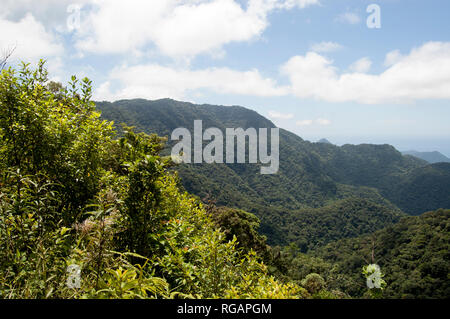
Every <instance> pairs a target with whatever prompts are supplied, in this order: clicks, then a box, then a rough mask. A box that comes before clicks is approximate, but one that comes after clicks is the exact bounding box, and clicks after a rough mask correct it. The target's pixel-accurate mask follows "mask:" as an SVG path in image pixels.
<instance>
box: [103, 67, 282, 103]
mask: <svg viewBox="0 0 450 319" xmlns="http://www.w3.org/2000/svg"><path fill="white" fill-rule="evenodd" d="M109 78H110V79H111V80H115V81H117V82H119V83H120V88H119V89H117V90H114V91H112V90H111V84H110V83H109V82H106V83H104V84H102V85H101V86H100V88H99V89H98V90H97V92H96V95H95V98H96V99H104V100H117V99H125V98H135V97H142V98H148V99H157V98H166V97H170V98H174V99H184V98H185V97H186V95H187V94H188V93H191V92H192V93H196V92H195V91H197V90H203V89H205V90H210V91H213V92H215V93H219V94H237V95H251V96H262V97H268V96H283V95H286V94H287V93H288V88H286V87H278V86H277V85H276V83H275V81H273V80H272V79H270V78H264V77H263V76H262V75H261V74H260V73H259V72H258V71H257V70H249V71H236V70H231V69H229V68H207V69H203V70H190V69H185V68H181V69H178V68H172V67H165V66H160V65H156V64H147V65H137V66H131V67H127V66H122V67H119V68H116V69H114V70H113V71H112V72H111V74H110V75H109Z"/></svg>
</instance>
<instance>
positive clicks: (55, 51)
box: [0, 14, 64, 62]
mask: <svg viewBox="0 0 450 319" xmlns="http://www.w3.org/2000/svg"><path fill="white" fill-rule="evenodd" d="M0 30H2V36H1V37H0V49H2V50H8V49H11V48H14V47H15V50H14V52H13V55H12V56H11V58H10V59H11V62H13V61H16V62H18V60H19V61H20V60H24V61H26V62H34V61H35V60H36V59H38V58H51V57H54V56H57V55H60V54H62V53H63V51H64V48H63V46H62V45H61V44H60V43H59V42H58V40H57V38H56V37H55V35H54V34H52V33H51V32H47V30H46V29H45V28H44V26H43V25H42V24H41V23H40V22H38V21H36V19H35V18H34V17H33V15H32V14H27V15H26V16H25V17H23V18H22V19H20V20H19V21H17V22H15V21H10V20H7V19H5V18H0Z"/></svg>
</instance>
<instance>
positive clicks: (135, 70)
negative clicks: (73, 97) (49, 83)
mask: <svg viewBox="0 0 450 319" xmlns="http://www.w3.org/2000/svg"><path fill="white" fill-rule="evenodd" d="M449 12H450V1H448V0H430V1H423V0H367V1H366V0H147V1H141V0H127V1H119V0H117V1H116V0H79V1H75V0H70V1H68V0H40V1H35V0H2V1H1V6H0V50H2V51H8V50H9V49H11V48H15V50H14V53H13V56H12V57H11V58H10V63H11V64H16V63H18V62H19V61H26V62H30V63H36V62H37V61H38V60H39V59H40V58H44V59H46V60H47V67H48V69H49V72H50V77H51V78H52V79H53V80H55V81H61V82H63V83H66V82H67V81H68V80H69V79H70V76H71V75H73V74H75V75H77V76H78V77H80V78H81V77H85V76H86V77H89V78H90V79H91V80H93V83H94V99H95V100H107V101H115V100H119V99H129V98H146V99H159V98H173V99H176V100H182V101H189V102H193V103H199V104H203V103H207V104H219V105H241V106H244V107H247V108H250V109H253V110H255V111H257V112H258V113H260V114H261V115H263V116H265V117H268V118H269V119H271V120H272V121H273V122H274V123H275V124H276V125H278V126H279V127H282V128H285V129H288V130H290V131H292V132H294V133H296V134H298V135H299V136H301V137H302V138H304V139H306V140H310V141H317V140H319V139H321V138H327V139H328V140H330V141H331V142H332V143H334V144H338V145H342V144H346V143H351V144H360V143H374V144H385V143H387V144H392V145H394V146H395V147H396V148H397V149H399V150H401V151H404V150H410V149H414V150H418V151H434V150H438V151H440V152H441V153H443V154H445V155H447V156H450V125H449V119H450V19H448V16H449Z"/></svg>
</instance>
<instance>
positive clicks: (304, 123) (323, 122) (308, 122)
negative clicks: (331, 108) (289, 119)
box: [295, 118, 331, 126]
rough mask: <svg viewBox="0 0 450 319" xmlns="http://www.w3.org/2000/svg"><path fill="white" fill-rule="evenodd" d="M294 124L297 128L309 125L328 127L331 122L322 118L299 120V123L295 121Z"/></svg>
mask: <svg viewBox="0 0 450 319" xmlns="http://www.w3.org/2000/svg"><path fill="white" fill-rule="evenodd" d="M295 124H296V125H297V126H310V125H313V124H318V125H323V126H326V125H330V124H331V121H330V120H327V119H323V118H318V119H317V120H301V121H297V122H295Z"/></svg>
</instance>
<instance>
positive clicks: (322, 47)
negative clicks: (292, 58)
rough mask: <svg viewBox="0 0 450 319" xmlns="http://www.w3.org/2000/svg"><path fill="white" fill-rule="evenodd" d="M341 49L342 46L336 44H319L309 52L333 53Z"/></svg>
mask: <svg viewBox="0 0 450 319" xmlns="http://www.w3.org/2000/svg"><path fill="white" fill-rule="evenodd" d="M340 49H342V45H340V44H339V43H336V42H319V43H314V44H313V45H312V46H311V51H314V52H317V53H322V52H323V53H326V52H333V51H337V50H340Z"/></svg>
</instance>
